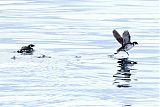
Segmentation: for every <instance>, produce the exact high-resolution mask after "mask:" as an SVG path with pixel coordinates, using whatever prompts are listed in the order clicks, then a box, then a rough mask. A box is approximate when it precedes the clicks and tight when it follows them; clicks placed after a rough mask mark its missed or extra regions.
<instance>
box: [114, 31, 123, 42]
mask: <svg viewBox="0 0 160 107" xmlns="http://www.w3.org/2000/svg"><path fill="white" fill-rule="evenodd" d="M113 36H114V37H115V38H116V40H117V41H118V42H119V43H120V44H123V38H122V37H121V35H120V34H119V33H118V32H117V31H116V30H113Z"/></svg>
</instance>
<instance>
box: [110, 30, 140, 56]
mask: <svg viewBox="0 0 160 107" xmlns="http://www.w3.org/2000/svg"><path fill="white" fill-rule="evenodd" d="M113 36H114V37H115V38H116V40H117V41H118V42H119V43H120V44H121V45H122V46H121V47H120V48H119V49H117V53H119V52H120V51H124V52H126V53H127V55H128V56H129V53H128V52H127V51H128V50H130V49H131V48H133V47H134V46H135V45H137V44H138V43H137V42H132V43H131V41H130V40H131V36H130V34H129V32H128V30H126V31H124V32H123V35H122V37H121V35H120V34H119V33H118V32H117V31H116V30H113ZM117 53H114V54H117Z"/></svg>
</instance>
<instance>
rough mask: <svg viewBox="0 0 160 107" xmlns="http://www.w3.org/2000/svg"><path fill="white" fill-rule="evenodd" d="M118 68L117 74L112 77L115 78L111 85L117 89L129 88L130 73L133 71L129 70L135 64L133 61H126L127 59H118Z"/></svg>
mask: <svg viewBox="0 0 160 107" xmlns="http://www.w3.org/2000/svg"><path fill="white" fill-rule="evenodd" d="M117 63H118V67H119V68H120V69H119V70H117V73H116V74H114V75H113V77H114V78H115V80H114V82H113V84H114V85H116V86H117V87H119V88H121V87H130V81H131V75H132V74H131V71H132V70H135V69H131V68H130V67H132V66H134V65H135V64H137V62H135V61H131V60H128V58H120V59H118V62H117Z"/></svg>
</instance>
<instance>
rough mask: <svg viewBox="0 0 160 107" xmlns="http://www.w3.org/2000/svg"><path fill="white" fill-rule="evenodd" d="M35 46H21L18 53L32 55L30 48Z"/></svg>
mask: <svg viewBox="0 0 160 107" xmlns="http://www.w3.org/2000/svg"><path fill="white" fill-rule="evenodd" d="M34 46H35V45H33V44H29V45H28V46H23V47H22V48H21V49H20V50H18V51H17V52H18V53H32V52H33V51H34V50H33V48H32V47H34Z"/></svg>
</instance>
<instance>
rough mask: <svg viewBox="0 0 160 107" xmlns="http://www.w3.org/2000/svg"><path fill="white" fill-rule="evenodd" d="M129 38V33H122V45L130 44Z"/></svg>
mask: <svg viewBox="0 0 160 107" xmlns="http://www.w3.org/2000/svg"><path fill="white" fill-rule="evenodd" d="M130 39H131V36H130V34H129V32H128V31H127V30H126V31H124V32H123V45H125V44H127V43H131V41H130Z"/></svg>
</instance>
